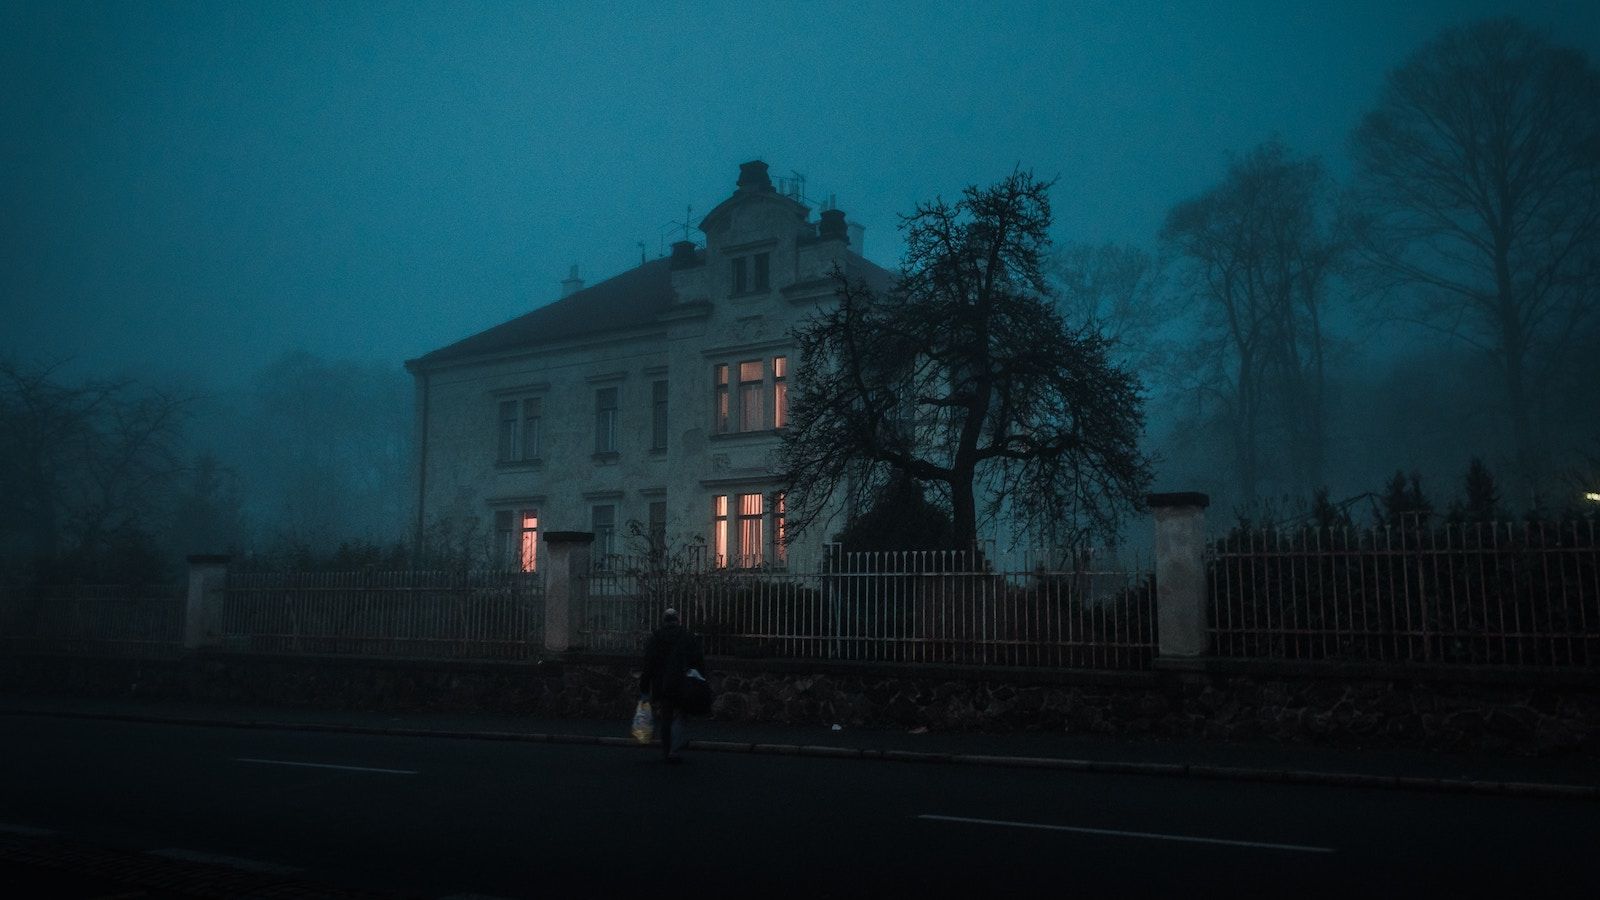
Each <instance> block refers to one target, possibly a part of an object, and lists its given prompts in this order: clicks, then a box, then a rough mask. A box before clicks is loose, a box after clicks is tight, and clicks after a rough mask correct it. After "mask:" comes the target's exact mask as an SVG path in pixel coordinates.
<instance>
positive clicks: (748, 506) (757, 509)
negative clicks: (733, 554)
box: [739, 494, 764, 569]
mask: <svg viewBox="0 0 1600 900" xmlns="http://www.w3.org/2000/svg"><path fill="white" fill-rule="evenodd" d="M761 501H762V496H761V495H760V494H740V495H739V566H740V568H745V569H753V568H756V567H757V566H760V565H761V563H762V550H763V549H764V548H763V546H762V543H761V506H762V502H761Z"/></svg>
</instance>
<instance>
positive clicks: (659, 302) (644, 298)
mask: <svg viewBox="0 0 1600 900" xmlns="http://www.w3.org/2000/svg"><path fill="white" fill-rule="evenodd" d="M671 262H672V260H671V259H668V258H662V259H656V260H651V261H650V262H647V263H643V264H641V265H639V266H637V267H635V268H632V269H629V270H628V271H626V272H623V273H622V274H620V275H616V276H614V277H611V278H607V279H606V280H605V281H602V282H600V283H599V284H596V285H592V286H590V287H586V288H584V289H583V290H581V291H575V292H573V293H572V294H571V295H570V296H567V297H563V298H561V299H560V300H557V301H555V302H554V303H551V304H548V305H546V306H541V307H539V308H538V309H536V310H534V311H533V312H530V313H527V314H526V315H521V316H518V317H517V318H515V319H512V320H511V321H509V322H505V323H503V324H500V325H496V326H495V327H493V328H490V329H489V330H487V331H481V332H479V333H477V334H475V335H473V336H472V337H469V338H465V339H463V340H459V341H456V342H455V343H454V344H450V345H449V346H447V347H441V348H440V349H438V350H434V351H433V352H431V353H427V354H424V355H423V356H420V357H418V358H416V359H413V360H411V361H410V362H407V363H406V367H407V368H418V367H422V368H425V367H428V366H432V365H436V364H438V363H443V362H452V361H454V360H458V359H465V358H467V357H472V356H482V355H486V354H493V353H500V352H505V351H509V350H520V349H523V348H525V347H535V346H538V345H540V344H548V343H552V342H555V341H560V340H565V339H567V338H574V337H580V336H584V335H591V334H600V333H603V332H607V331H616V330H620V329H625V328H631V327H635V326H639V325H645V324H648V323H650V322H653V321H655V319H656V316H658V315H660V314H661V313H663V312H665V311H666V310H667V309H668V308H669V307H671V306H672V305H673V304H674V303H676V302H677V295H676V294H675V293H674V292H673V290H672V271H671V268H670V264H671Z"/></svg>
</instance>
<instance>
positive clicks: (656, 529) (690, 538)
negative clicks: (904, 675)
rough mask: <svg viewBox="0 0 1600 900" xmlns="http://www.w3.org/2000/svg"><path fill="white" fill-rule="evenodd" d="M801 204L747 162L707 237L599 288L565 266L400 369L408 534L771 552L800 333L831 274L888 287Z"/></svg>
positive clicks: (832, 224) (757, 554)
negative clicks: (404, 375)
mask: <svg viewBox="0 0 1600 900" xmlns="http://www.w3.org/2000/svg"><path fill="white" fill-rule="evenodd" d="M810 214H811V210H810V209H809V208H808V207H807V206H806V205H805V204H804V203H802V202H801V201H800V200H799V199H797V198H796V197H793V196H788V195H786V194H784V193H780V192H779V191H777V190H775V189H774V187H773V184H772V181H771V179H770V178H769V176H768V174H767V165H766V163H763V162H759V161H757V162H748V163H745V164H743V165H741V166H740V167H739V181H738V186H737V189H736V190H735V191H734V193H733V195H732V196H731V197H729V198H728V199H726V200H724V201H723V202H722V203H720V204H719V205H718V206H717V207H716V208H715V209H713V210H712V211H711V212H710V213H709V214H708V215H706V216H705V218H704V219H703V220H702V221H701V222H700V226H699V227H700V230H701V231H702V232H703V233H704V234H705V238H706V242H705V243H706V245H705V247H704V249H701V248H698V247H696V245H695V244H694V243H692V242H689V241H680V242H678V243H676V244H674V245H673V246H672V252H671V255H670V256H668V257H666V258H662V259H657V260H654V261H650V262H645V263H643V264H641V265H640V266H638V267H637V268H634V269H631V270H629V271H626V272H623V273H621V274H620V275H617V276H615V277H613V278H609V279H607V280H605V281H602V282H600V283H598V284H595V285H593V286H590V287H582V286H581V283H576V278H575V275H576V273H574V278H573V279H570V280H569V282H567V283H566V286H567V288H568V290H569V293H568V294H567V296H564V297H562V298H561V299H560V300H557V301H555V302H553V303H550V304H549V305H547V306H543V307H541V308H539V309H536V310H534V311H532V312H530V313H528V314H526V315H523V316H520V317H518V318H516V319H512V320H511V321H509V322H506V323H504V324H501V325H498V326H496V327H494V328H490V329H488V330H487V331H484V332H482V333H479V334H475V335H473V336H471V337H468V338H465V339H463V340H460V341H457V342H456V343H453V344H451V345H449V346H447V347H443V348H440V349H438V350H435V351H433V352H431V353H428V354H426V355H424V356H422V357H419V358H417V359H414V360H411V361H409V362H407V363H406V368H407V369H408V370H409V371H410V372H411V373H412V375H413V376H414V378H415V380H416V397H417V400H416V410H417V484H416V505H417V509H416V523H415V527H416V528H417V531H418V538H419V540H420V539H421V536H422V534H423V533H424V531H425V530H426V529H428V528H430V527H431V526H432V524H433V523H436V522H440V521H448V522H453V523H463V522H470V523H479V524H480V530H481V531H483V532H486V533H490V534H489V536H490V540H491V541H492V544H493V548H494V551H493V552H494V554H495V555H496V557H497V558H498V561H499V562H500V563H501V564H504V565H508V566H509V565H520V566H521V567H522V568H524V569H529V570H531V569H535V568H537V565H538V554H539V549H540V548H539V539H538V536H539V532H540V530H541V529H548V530H558V531H593V532H594V534H595V547H594V551H595V553H596V555H597V556H598V557H600V558H604V555H607V554H613V553H624V552H628V551H629V550H630V549H633V548H631V547H630V546H629V545H628V540H627V536H628V534H629V532H628V528H627V525H628V523H630V522H637V523H639V526H640V529H641V530H642V531H644V532H645V533H646V534H648V535H653V536H654V537H655V538H656V539H657V540H658V541H664V542H665V544H666V546H669V547H677V546H683V545H686V544H690V543H694V542H696V541H697V540H701V539H703V540H704V542H705V547H706V552H707V553H709V554H712V555H713V558H714V559H716V560H717V561H719V562H720V563H721V564H724V565H734V566H750V565H762V564H772V563H781V562H782V561H783V560H784V558H785V549H786V548H785V544H784V537H785V534H784V501H783V496H782V494H781V493H780V491H779V479H778V477H777V474H776V472H775V469H774V466H775V462H776V455H777V449H778V443H779V437H778V435H779V433H780V431H781V430H782V429H783V428H784V426H785V420H786V417H787V414H788V389H789V384H790V383H791V381H792V379H793V378H794V376H795V365H796V364H797V363H798V360H797V359H796V357H795V346H794V344H793V341H792V340H791V338H790V334H791V331H792V329H793V328H794V327H795V326H796V325H798V324H800V323H801V322H803V321H804V320H805V319H806V318H807V317H809V316H810V315H811V314H813V313H814V312H815V311H816V310H817V309H818V308H819V307H821V306H823V305H826V304H832V303H834V302H836V301H835V298H834V282H833V281H832V280H831V278H830V273H831V272H832V271H833V269H834V268H835V267H836V266H837V267H839V268H840V269H842V270H843V271H844V272H845V273H846V274H847V275H849V276H850V277H852V278H858V277H859V278H866V279H868V280H869V281H872V282H876V283H878V284H886V283H887V282H888V281H889V280H890V279H891V276H890V274H889V273H888V272H886V271H885V270H883V269H882V268H880V267H878V266H876V265H874V264H872V263H871V262H869V261H868V260H866V259H865V258H864V257H862V256H861V255H860V253H859V252H858V251H859V248H853V247H851V246H850V243H851V241H850V230H851V228H850V226H847V225H846V223H845V218H844V213H842V212H840V211H838V210H831V209H830V210H823V211H822V212H821V213H820V214H819V216H818V219H817V220H816V221H813V220H812V219H811V217H810ZM821 539H822V536H820V535H819V536H816V537H815V541H820V540H821ZM795 542H796V544H797V545H804V544H805V542H806V537H805V536H796V538H795Z"/></svg>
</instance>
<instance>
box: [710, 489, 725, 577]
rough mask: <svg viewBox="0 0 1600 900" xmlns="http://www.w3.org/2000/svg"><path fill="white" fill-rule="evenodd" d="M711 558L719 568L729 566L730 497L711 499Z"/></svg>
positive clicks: (721, 496)
mask: <svg viewBox="0 0 1600 900" xmlns="http://www.w3.org/2000/svg"><path fill="white" fill-rule="evenodd" d="M711 558H712V562H713V564H714V565H715V566H716V567H717V568H719V569H720V568H723V567H724V566H726V565H727V564H728V497H727V495H726V494H718V495H717V496H715V497H713V498H711Z"/></svg>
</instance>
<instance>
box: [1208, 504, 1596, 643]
mask: <svg viewBox="0 0 1600 900" xmlns="http://www.w3.org/2000/svg"><path fill="white" fill-rule="evenodd" d="M1595 538H1596V529H1595V523H1593V522H1564V523H1520V524H1505V523H1501V524H1451V525H1444V526H1440V527H1437V528H1412V529H1400V528H1380V529H1301V530H1298V531H1292V532H1263V531H1254V532H1247V533H1235V534H1233V535H1230V536H1228V537H1227V538H1224V539H1222V540H1219V541H1217V542H1216V543H1215V544H1214V545H1213V546H1212V548H1211V550H1210V560H1209V564H1208V569H1209V580H1210V594H1211V602H1210V613H1209V615H1210V623H1209V624H1210V628H1211V631H1212V637H1213V647H1214V652H1215V654H1216V655H1218V656H1230V657H1258V658H1272V659H1312V660H1379V661H1394V662H1406V663H1446V664H1466V665H1508V666H1553V667H1563V668H1594V667H1597V666H1600V545H1597V543H1596V540H1595Z"/></svg>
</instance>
